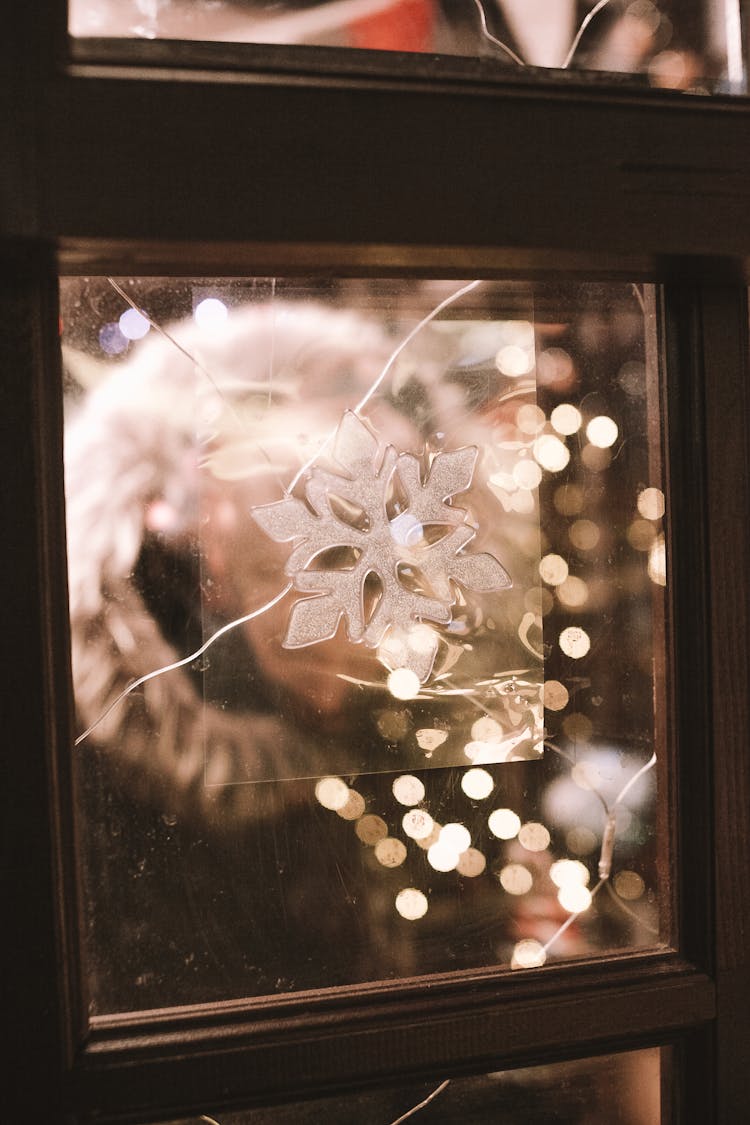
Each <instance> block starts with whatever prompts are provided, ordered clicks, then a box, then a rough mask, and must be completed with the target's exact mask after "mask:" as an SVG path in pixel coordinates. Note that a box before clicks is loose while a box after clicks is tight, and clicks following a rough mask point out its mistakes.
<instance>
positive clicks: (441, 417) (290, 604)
mask: <svg viewBox="0 0 750 1125" xmlns="http://www.w3.org/2000/svg"><path fill="white" fill-rule="evenodd" d="M61 295H62V319H63V333H62V345H63V358H64V365H65V371H66V381H67V382H66V390H67V430H66V489H67V507H68V550H69V575H70V582H69V586H70V604H71V634H72V644H73V675H74V686H75V693H76V704H77V710H78V723H79V736H78V742H77V745H76V746H75V748H74V749H73V750H72V753H73V755H74V762H75V770H76V777H77V803H78V810H77V811H78V819H79V840H80V848H81V851H80V857H79V858H80V867H81V877H82V885H83V895H84V902H83V917H84V922H85V937H86V952H87V970H88V983H89V989H90V998H91V1010H92V1012H93V1013H106V1012H113V1011H130V1010H134V1009H136V1010H137V1009H142V1008H153V1007H164V1006H173V1005H179V1004H191V1003H200V1002H203V1001H211V1000H220V999H228V998H235V997H242V996H261V995H272V994H276V993H284V992H297V991H300V990H304V989H307V988H320V987H329V986H330V987H334V986H336V985H339V984H347V983H355V982H359V981H370V980H382V979H394V978H404V977H415V976H421V975H424V974H429V973H434V972H444V971H450V970H459V969H465V968H476V967H488V968H498V969H502V970H505V969H507V970H513V971H517V970H525V969H529V970H534V969H538V968H541V967H542V966H543V965H544V964H545V963H547V962H550V961H553V960H559V959H570V958H581V957H583V958H585V957H590V956H599V955H601V954H602V953H616V952H617V951H618V950H633V949H641V948H646V947H650V946H655V945H658V944H659V942H660V941H661V940H662V938H664V939H665V940H666V938H667V935H666V934H663V933H662V927H663V925H664V919H665V918H667V917H668V916H669V912H668V911H667V910H665V909H663V905H664V902H665V900H664V896H665V895H667V894H668V888H663V887H659V886H658V884H657V871H658V869H659V866H660V863H661V866H662V869H664V865H663V863H662V860H663V858H664V851H663V849H664V846H665V844H664V841H665V839H666V831H665V828H666V826H665V823H664V819H663V816H661V814H660V813H659V809H660V808H663V807H664V797H665V791H664V780H665V779H664V774H663V772H661V771H662V764H661V763H662V762H663V760H664V758H663V751H664V739H665V735H664V731H663V729H662V727H661V726H660V725H659V724H660V722H663V716H664V714H665V706H664V701H665V698H666V695H665V691H666V688H665V679H666V668H665V642H664V636H665V603H664V595H665V586H666V554H665V537H664V527H663V522H664V517H665V509H666V499H665V495H664V491H663V481H662V476H661V435H660V410H659V395H658V378H657V375H658V373H657V370H656V366H655V364H656V360H655V357H656V354H657V349H656V347H655V327H656V326H655V315H654V312H653V307H654V302H653V294H652V292H651V290H650V289H649V288H648V287H647V288H646V289H642V288H641V287H638V286H635V285H630V284H621V283H617V284H607V285H603V284H594V283H591V284H580V283H575V284H573V283H565V282H559V283H555V284H535V285H533V286H531V285H529V284H525V283H516V282H514V283H503V282H497V281H476V282H465V283H462V282H443V281H419V280H408V281H388V280H383V281H374V280H372V281H371V280H368V281H357V280H341V281H336V282H330V281H327V282H321V281H317V282H316V281H313V280H307V281H294V280H290V279H282V278H276V279H247V280H240V279H234V280H228V279H206V278H198V279H137V278H136V279H134V278H120V279H112V280H108V279H106V278H101V279H92V278H89V279H72V278H71V279H67V280H64V281H63V282H62V288H61ZM354 410H356V411H357V412H358V413H357V415H356V417H357V418H360V419H361V422H360V421H357V422H356V424H355V426H354V430H353V431H352V432H353V433H354V434H355V436H354V438H352V442H353V445H351V444H350V446H349V447H348V452H346V450H345V453H346V457H343V461H342V460H337V459H336V458H337V457H338V458H342V453H341V450H340V449H339V448H338V446H337V445H336V438H335V437H332V436H331V435H335V434H336V433H337V432H338V433H339V434H340V433H341V419H342V418H345V417H347V411H349V412H352V411H354ZM349 417H350V419H351V418H352V417H354V416H353V415H352V414H351V413H350V415H349ZM361 427H364V429H362V428H361ZM363 434H364V437H363V436H362V435H363ZM368 435H369V436H368ZM329 439H330V440H331V443H332V444H331V445H330V447H329V446H328V445H327V444H325V443H326V442H328V440H329ZM362 440H364V442H365V446H366V456H362V457H360V460H359V462H358V463H357V464H355V462H353V461H351V456H350V455H351V451H352V448H354V450H355V452H356V453H357V456H359V454H360V453H361V452H362V447H361V446H360V445H359V442H360V441H362ZM375 445H377V450H378V452H377V454H375V453H374V446H375ZM389 447H390V448H392V450H393V451H394V452H393V453H391V454H389V453H388V449H389ZM467 449H475V450H476V464H475V465H474V464H472V466H471V471H470V472H469V471H468V470H467V469H466V467H465V466H464V468H463V469H461V468H460V466H459V467H458V468H457V467H456V466H457V465H458V461H456V455H458V458H459V461H460V459H461V457H465V452H464V453H461V451H465V450H467ZM399 455H400V456H401V457H403V456H406V462H404V461H402V460H400V458H399ZM347 457H349V461H348V462H347V463H348V465H349V468H348V470H347V471H346V472H344V471H343V468H342V464H343V462H346V459H347ZM389 457H390V458H391V461H390V462H388V463H389V464H395V465H397V466H398V468H397V469H396V470H394V473H393V480H392V481H391V484H390V485H389V486H388V488H385V486H384V485H383V482H382V480H381V477H379V476H378V474H379V473H380V474H381V475H382V476H384V475H385V474H384V471H383V465H384V464H385V463H386V462H387V459H388V458H389ZM355 461H356V458H355ZM324 465H326V466H327V468H326V470H325V472H323V468H322V467H323V466H324ZM446 466H447V467H446ZM451 466H453V467H452V468H451ZM410 474H411V476H410ZM415 474H417V475H415ZM441 474H442V476H441ZM455 474H457V475H455ZM461 474H463V475H461ZM389 479H390V478H389ZM431 480H432V481H433V482H437V483H435V485H434V487H433V488H432V490H431V489H430V484H429V482H430V481H431ZM347 482H348V483H347ZM363 482H364V483H363ZM458 484H461V485H462V486H463V487H462V488H461V490H460V491H457V485H458ZM365 485H366V486H367V489H374V490H375V491H374V493H372V494H371V493H370V492H367V490H366V489H365ZM363 489H365V491H363ZM372 495H374V496H375V498H376V501H377V505H379V506H382V505H383V504H384V505H385V508H386V511H387V513H388V521H389V522H388V523H387V527H388V529H389V530H388V538H387V542H388V543H389V544H390V546H388V547H387V549H386V547H385V546H383V543H381V545H380V546H379V547H378V548H377V550H376V551H375V554H374V555H373V556H372V559H371V556H370V555H368V554H367V552H368V551H369V550H370V546H371V544H369V541H367V536H368V535H370V534H374V531H375V530H377V527H378V526H380V525H379V524H378V523H377V520H378V519H379V518H380V517H377V518H376V512H375V508H374V507H372V506H370V501H371V499H372ZM368 497H369V498H370V499H368ZM446 497H447V500H446ZM290 499H294V503H292V505H291V507H290V506H289V502H290ZM428 502H429V504H428ZM280 503H282V509H281V510H283V512H285V513H287V515H288V514H289V513H290V512H291V515H290V516H289V519H290V520H291V522H290V524H289V526H290V527H291V531H290V532H289V534H286V533H285V534H281V535H277V536H276V538H274V536H273V535H270V534H269V528H270V530H271V531H278V527H279V526H280V525H277V524H273V523H272V522H271V523H269V522H268V520H266V521H265V523H264V522H263V520H260V522H259V519H258V511H259V510H260V508H261V507H262V508H264V510H266V511H268V510H270V509H269V508H268V507H267V506H268V505H271V506H273V505H278V504H280ZM373 503H375V502H374V501H373ZM284 505H285V506H284ZM420 505H422V507H420ZM424 505H427V506H424ZM429 505H432V507H430V506H429ZM330 508H335V509H336V511H337V512H338V516H337V517H336V519H333V517H332V516H331V515H330V511H329V509H330ZM279 510H280V509H278V508H274V511H276V512H278V511H279ZM305 513H306V514H305ZM326 513H327V514H326ZM415 513H417V514H419V519H418V520H417V519H415V518H414V517H415ZM435 513H437V516H436V515H435ZM286 518H287V516H286V515H285V516H284V519H286ZM300 520H301V521H302V522H301V523H300V522H299V521H300ZM315 520H318V521H322V527H323V529H324V530H325V532H326V535H327V534H328V532H329V530H330V531H331V532H332V533H333V532H335V534H336V535H340V534H341V531H342V528H343V530H344V532H345V534H346V535H353V538H354V541H355V542H356V543H357V544H359V545H358V546H357V547H356V550H355V551H354V554H355V555H357V552H360V555H357V558H359V557H365V558H367V559H371V563H372V569H373V570H374V571H375V572H376V574H375V579H372V580H371V579H367V581H366V582H364V583H363V584H362V587H361V591H360V592H361V594H362V599H363V601H362V604H363V607H364V613H365V616H366V617H368V615H369V617H368V620H369V619H373V618H374V617H375V615H376V614H377V613H378V610H379V608H381V607H382V605H383V603H384V601H385V598H384V594H383V589H385V588H386V586H387V582H386V581H385V578H384V577H383V575H384V574H385V571H384V570H383V568H382V567H381V572H380V577H379V578H378V574H377V572H378V567H379V566H380V562H379V561H378V560H380V559H381V556H382V553H383V552H384V551H385V554H386V556H387V558H388V559H390V560H391V563H390V565H394V561H393V560H394V559H397V560H398V563H397V569H398V574H399V582H400V583H401V584H402V585H403V587H404V590H405V594H404V599H403V600H402V601H401V602H399V605H400V606H402V607H403V606H406V607H407V609H408V608H409V607H412V608H413V607H414V606H417V607H422V608H421V609H419V612H417V613H416V617H415V619H414V620H413V621H409V620H408V619H407V618H408V614H402V611H401V610H399V612H398V613H395V614H392V615H391V617H390V619H389V625H388V628H387V630H386V631H385V632H384V633H383V634H382V636H380V635H379V637H378V639H377V640H376V641H375V642H374V643H372V644H368V643H367V641H366V639H360V640H358V639H357V638H356V637H355V638H354V639H353V638H352V636H350V635H348V634H347V621H349V624H350V625H351V620H350V618H351V612H352V611H351V606H349V605H348V603H347V604H345V603H343V602H342V603H341V605H340V606H339V608H341V606H343V607H344V609H345V610H346V612H343V610H342V613H343V617H342V619H341V620H340V621H339V623H338V628H337V631H336V633H335V635H334V636H333V637H332V638H330V639H328V640H326V639H323V634H324V633H325V632H326V629H325V628H323V625H325V621H323V618H324V617H325V614H323V615H322V617H321V616H320V615H319V607H316V606H313V609H312V620H313V627H312V632H311V634H310V635H309V636H307V635H306V637H305V638H304V639H305V641H306V643H304V644H300V645H296V644H295V646H294V647H292V648H290V647H289V646H288V641H289V630H290V628H291V622H292V621H293V617H294V614H295V612H297V611H296V610H295V606H298V605H299V604H300V603H301V602H305V601H306V600H307V601H309V599H310V595H311V591H312V596H313V597H318V598H322V599H323V603H324V605H329V604H331V598H332V595H330V594H325V592H324V591H323V592H322V593H321V589H319V583H320V582H321V581H323V582H324V584H325V583H330V582H334V583H339V582H342V581H343V582H344V584H346V582H347V581H348V579H347V578H346V575H351V574H352V573H353V570H352V567H353V566H356V565H357V559H356V558H354V559H353V558H352V557H351V556H348V555H347V553H346V551H345V550H344V549H343V547H342V544H341V542H340V541H339V540H338V539H335V541H334V542H333V543H331V544H330V547H329V545H328V542H327V539H325V537H324V539H323V540H321V541H320V542H318V544H317V547H316V551H317V554H316V557H315V558H307V556H304V553H303V556H304V557H302V558H300V557H299V556H298V557H297V562H296V563H294V564H292V563H291V562H290V560H291V559H292V557H293V555H294V554H295V552H297V550H298V548H299V545H300V543H301V542H304V541H305V539H304V536H303V535H301V533H300V531H299V528H300V527H301V526H303V527H304V528H309V526H312V525H313V524H314V526H315V527H316V528H317V527H320V526H321V523H320V522H319V523H317V524H316V523H315ZM311 521H312V524H311ZM445 521H448V529H447V531H446V528H445V527H442V526H437V530H436V529H435V525H436V524H437V525H441V524H442V523H445ZM456 528H458V529H460V530H465V529H467V528H470V529H471V530H472V531H473V532H474V537H473V538H471V536H470V537H469V539H468V540H467V542H466V543H465V545H464V546H463V547H461V548H459V549H458V550H456V551H454V550H453V548H451V549H450V550H448V549H447V548H446V547H445V544H446V543H450V542H452V541H451V540H449V538H448V536H450V535H452V534H453V532H454V531H455V529H456ZM352 529H354V532H352ZM282 530H283V528H282ZM287 530H288V528H287ZM354 533H356V534H354ZM402 533H404V534H402ZM307 534H308V532H307V531H305V535H307ZM310 534H312V532H310ZM316 534H317V532H316ZM377 534H378V535H380V532H377ZM378 542H380V540H378ZM393 543H396V547H397V549H396V548H394V547H393ZM394 550H395V552H396V553H395V554H394V553H393V552H394ZM480 554H485V555H487V556H491V557H492V558H493V559H494V560H496V561H497V562H498V564H501V565H502V568H504V570H505V571H507V574H508V576H509V579H510V581H511V583H512V584H511V585H510V586H504V585H501V586H498V585H497V581H496V578H497V571H496V570H493V569H492V567H490V571H491V573H492V575H494V577H493V579H492V581H490V582H489V587H488V588H483V589H475V588H473V586H472V582H474V585H475V586H476V585H477V584H478V585H479V586H481V585H482V583H481V582H477V581H475V579H476V575H475V574H474V576H473V577H472V575H473V571H472V570H471V567H472V565H473V564H470V563H469V562H467V559H469V558H470V557H478V556H479V555H480ZM433 558H437V560H438V562H439V563H440V565H439V566H433V563H432V562H431V561H430V560H432V559H433ZM372 560H374V561H372ZM425 560H427V561H425ZM457 560H458V562H460V564H461V568H460V569H459V570H458V571H455V570H453V569H451V568H452V567H453V566H454V564H456V565H458V564H457ZM467 568H468V569H467ZM332 573H333V577H331V574H332ZM342 575H344V578H342ZM467 575H469V577H470V578H471V581H467V579H466V576H467ZM444 581H447V582H448V585H447V586H446V587H445V588H444V589H443V592H442V593H441V589H442V587H441V583H442V582H444ZM378 583H380V589H378ZM311 584H312V585H311ZM485 585H486V584H485ZM290 587H291V588H290ZM326 588H327V587H326ZM316 591H317V593H316ZM280 594H281V595H283V597H281V598H280V599H278V600H277V595H280ZM428 595H429V598H430V599H431V602H430V604H432V603H437V605H438V608H439V609H440V612H441V613H443V611H444V613H443V617H442V618H441V620H439V621H436V620H434V614H433V617H432V618H431V617H430V616H429V614H428V615H427V616H424V615H423V610H424V606H425V602H424V600H423V599H424V598H425V597H427V596H428ZM337 604H338V603H337ZM433 608H434V607H433ZM303 612H304V613H307V614H308V616H309V614H310V608H309V606H308V607H307V609H305V610H304V611H303ZM347 614H348V616H347ZM445 614H447V617H446V616H445ZM402 616H403V618H404V619H403V620H402ZM438 616H440V614H439V613H438ZM321 621H322V622H323V625H322V624H321ZM308 625H309V621H308ZM328 625H329V626H330V622H329V623H328ZM326 627H328V626H326ZM404 630H405V633H406V641H404V636H403V634H404ZM298 639H299V638H298ZM395 641H398V643H395ZM407 642H408V643H407ZM425 652H427V654H428V656H429V657H430V659H429V660H428V661H427V664H425V663H424V656H425ZM420 662H421V663H420ZM428 665H429V666H428ZM415 668H416V669H417V672H415ZM657 777H658V778H659V792H658V796H659V800H658V801H657Z"/></svg>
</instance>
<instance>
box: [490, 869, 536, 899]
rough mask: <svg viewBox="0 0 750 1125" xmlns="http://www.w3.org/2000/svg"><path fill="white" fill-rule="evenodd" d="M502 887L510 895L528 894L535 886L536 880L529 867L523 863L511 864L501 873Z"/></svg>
mask: <svg viewBox="0 0 750 1125" xmlns="http://www.w3.org/2000/svg"><path fill="white" fill-rule="evenodd" d="M499 878H500V885H501V886H502V888H503V890H504V891H507V893H508V894H509V895H525V894H528V893H529V891H530V890H531V888H532V886H533V885H534V878H533V876H532V874H531V872H530V871H529V869H528V867H524V866H523V864H522V863H509V864H507V865H506V866H505V867H503V869H502V871H501V872H500V876H499Z"/></svg>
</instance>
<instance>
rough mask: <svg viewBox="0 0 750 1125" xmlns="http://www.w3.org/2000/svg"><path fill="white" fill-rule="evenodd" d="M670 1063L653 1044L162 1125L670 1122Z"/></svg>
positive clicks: (626, 1124) (643, 1124) (635, 1124)
mask: <svg viewBox="0 0 750 1125" xmlns="http://www.w3.org/2000/svg"><path fill="white" fill-rule="evenodd" d="M670 1065H671V1051H670V1049H669V1048H659V1047H651V1048H646V1049H645V1050H640V1051H624V1052H621V1053H618V1054H612V1055H600V1056H599V1057H597V1058H589V1059H575V1060H571V1061H567V1062H557V1063H550V1064H548V1065H546V1066H529V1067H524V1068H522V1069H521V1070H509V1071H495V1072H494V1073H489V1074H483V1075H478V1076H477V1077H473V1078H454V1079H451V1080H450V1081H448V1082H445V1081H443V1082H441V1083H432V1084H430V1083H425V1082H422V1083H417V1082H414V1083H408V1084H404V1085H402V1086H393V1087H385V1088H381V1089H378V1090H372V1091H367V1092H363V1093H349V1094H345V1095H339V1096H338V1097H334V1098H320V1099H315V1100H314V1101H310V1102H295V1103H294V1104H292V1105H288V1106H274V1107H269V1108H268V1109H252V1110H245V1111H244V1112H241V1113H218V1114H217V1116H215V1117H214V1116H213V1114H211V1113H210V1112H209V1111H207V1112H206V1114H204V1115H203V1116H201V1117H191V1118H190V1119H189V1120H187V1121H173V1122H168V1123H166V1122H165V1125H211V1123H214V1125H291V1123H292V1122H294V1123H295V1125H305V1123H307V1122H317V1121H322V1120H326V1121H330V1122H331V1125H349V1123H350V1122H362V1125H365V1123H367V1125H389V1123H393V1125H395V1122H396V1121H400V1120H402V1114H404V1113H407V1112H408V1111H409V1110H410V1109H413V1108H415V1107H417V1106H419V1107H420V1108H419V1111H418V1114H417V1115H416V1120H418V1121H420V1122H423V1123H424V1125H455V1123H456V1122H459V1121H460V1122H463V1123H465V1125H480V1122H482V1123H487V1122H492V1123H493V1125H539V1123H540V1122H544V1125H603V1123H604V1122H606V1125H662V1122H664V1125H666V1121H667V1119H665V1118H664V1117H663V1116H662V1112H661V1082H662V1079H663V1078H666V1077H667V1075H668V1073H669V1068H670ZM425 1103H426V1104H425Z"/></svg>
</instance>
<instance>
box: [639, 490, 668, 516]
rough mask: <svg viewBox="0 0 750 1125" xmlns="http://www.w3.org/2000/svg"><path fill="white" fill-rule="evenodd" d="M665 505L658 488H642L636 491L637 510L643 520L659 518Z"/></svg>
mask: <svg viewBox="0 0 750 1125" xmlns="http://www.w3.org/2000/svg"><path fill="white" fill-rule="evenodd" d="M665 507H666V505H665V501H664V493H663V492H662V490H661V489H660V488H644V489H643V490H642V491H641V492H639V493H638V511H639V512H640V514H641V515H642V516H643V518H644V519H645V520H660V519H661V517H662V516H663V515H664V510H665Z"/></svg>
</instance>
